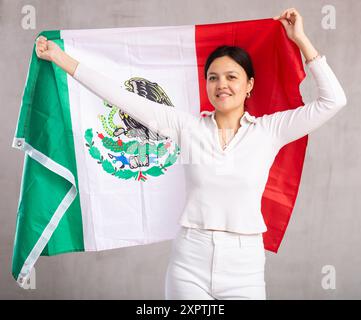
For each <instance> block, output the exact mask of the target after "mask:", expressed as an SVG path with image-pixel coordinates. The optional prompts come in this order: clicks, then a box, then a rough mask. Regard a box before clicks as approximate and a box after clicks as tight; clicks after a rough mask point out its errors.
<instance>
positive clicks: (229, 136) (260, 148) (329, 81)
mask: <svg viewBox="0 0 361 320" xmlns="http://www.w3.org/2000/svg"><path fill="white" fill-rule="evenodd" d="M274 19H275V20H279V21H280V22H281V23H282V24H283V26H284V28H285V30H286V32H287V35H288V37H289V39H291V40H292V41H294V42H295V43H296V44H297V46H298V47H299V48H300V50H301V52H302V54H303V56H304V57H305V59H306V65H307V66H308V67H309V69H310V71H311V74H312V76H313V77H314V79H315V81H316V85H317V88H318V93H319V96H318V98H317V99H316V100H314V101H312V102H310V103H308V104H306V105H304V106H300V107H298V108H296V109H290V110H286V111H282V112H276V113H273V114H271V115H264V116H262V117H258V118H256V117H254V116H251V115H250V114H249V113H248V112H247V111H245V108H244V102H245V100H246V99H247V97H249V96H250V94H251V91H252V88H253V85H254V81H255V79H254V74H253V68H252V62H251V59H250V57H249V55H248V54H247V52H245V51H244V50H243V49H241V48H239V47H230V46H222V47H219V48H217V49H216V50H215V51H213V52H212V53H211V54H210V56H209V57H208V60H207V63H206V65H205V70H204V71H205V77H206V80H207V94H208V98H209V100H210V102H211V103H212V105H213V106H214V108H215V111H213V112H205V113H204V114H203V115H205V117H199V118H198V117H195V116H193V115H190V114H187V113H185V112H183V111H180V110H177V108H164V107H162V106H160V105H159V104H157V103H155V102H152V101H150V100H147V99H144V98H142V97H140V96H138V95H135V94H133V93H130V92H127V91H126V90H120V89H119V87H118V85H117V84H115V83H114V82H113V81H111V80H109V79H108V78H107V77H106V76H104V75H103V74H101V73H99V72H96V71H94V70H92V69H91V68H89V67H87V66H85V65H84V64H83V63H79V62H78V61H76V60H75V59H73V58H72V57H70V56H69V55H67V54H66V53H65V52H63V51H62V50H61V49H60V48H59V47H58V46H57V45H56V44H55V43H54V42H52V41H48V40H47V39H46V38H44V37H42V36H41V37H39V38H38V39H37V43H36V53H37V55H38V57H39V58H41V59H45V60H49V61H52V62H54V63H56V64H57V65H58V66H60V67H61V68H63V69H64V70H65V71H66V72H68V73H69V74H70V75H71V76H72V77H73V78H75V79H76V80H77V81H79V82H80V83H82V84H83V85H84V86H86V87H87V88H88V89H90V90H91V91H93V92H94V93H95V94H97V95H98V96H100V97H102V98H103V99H104V100H107V101H108V102H110V103H112V104H113V105H117V106H118V107H120V108H121V109H122V110H123V111H125V112H127V113H129V114H130V115H131V116H132V117H134V118H135V119H137V120H138V121H140V122H143V123H144V124H146V125H148V126H149V127H151V126H152V125H153V126H154V123H156V124H157V130H158V131H159V132H160V133H164V135H165V136H169V135H168V134H170V131H169V129H172V130H173V132H174V138H175V139H178V138H179V135H180V134H181V131H183V130H186V131H187V132H191V136H190V137H191V138H189V139H187V138H186V139H185V140H184V141H182V148H183V147H184V148H186V149H187V148H190V150H191V149H192V148H193V149H192V150H196V151H197V150H198V151H201V152H200V153H201V154H202V156H203V161H201V162H199V163H196V164H195V163H192V164H191V165H189V166H186V168H185V173H186V178H187V187H188V189H187V192H188V194H187V202H186V206H185V209H184V211H183V214H182V216H181V219H180V224H181V229H180V232H179V234H178V235H177V237H176V239H175V240H174V242H173V247H172V253H171V258H170V262H169V266H168V270H167V275H166V298H167V299H265V298H266V290H265V281H264V267H265V250H264V244H263V237H262V233H263V232H265V231H266V230H267V228H266V225H265V223H264V221H263V217H262V213H261V198H262V193H263V191H264V187H265V184H266V182H267V177H268V173H269V169H270V167H271V165H272V163H273V160H274V158H275V157H276V155H277V153H278V151H279V150H280V149H281V148H282V147H283V146H284V145H285V144H287V143H289V142H291V141H294V140H297V139H299V138H301V137H303V136H304V135H306V134H309V133H310V132H312V131H313V130H315V129H316V128H318V127H320V126H321V125H322V124H323V123H325V122H326V121H327V120H328V119H330V118H331V117H332V116H334V115H335V114H336V113H337V112H338V111H339V110H340V109H341V108H342V107H343V106H344V105H345V104H346V97H345V94H344V92H343V89H342V87H341V85H340V84H339V82H338V80H337V78H336V76H335V75H334V73H333V72H332V70H331V68H330V67H329V66H328V64H327V62H326V58H325V56H320V55H319V54H318V52H317V51H316V49H315V48H314V47H313V45H312V44H311V42H310V40H309V39H308V38H307V36H306V35H305V33H304V30H303V23H302V17H301V16H300V14H299V13H298V12H297V11H296V10H295V9H294V8H291V9H287V10H285V11H284V12H282V14H281V15H280V16H278V17H274ZM200 146H202V149H201V150H200ZM197 148H198V149H197ZM216 163H221V164H222V165H220V166H217V165H216Z"/></svg>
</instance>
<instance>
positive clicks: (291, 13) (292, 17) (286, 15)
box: [273, 8, 302, 24]
mask: <svg viewBox="0 0 361 320" xmlns="http://www.w3.org/2000/svg"><path fill="white" fill-rule="evenodd" d="M297 18H300V19H301V18H302V17H301V15H300V14H299V13H298V11H297V10H296V9H295V8H289V9H286V10H284V11H283V12H282V13H281V14H280V15H279V16H276V17H274V18H273V19H275V20H280V19H286V20H287V22H288V24H294V23H295V21H296V19H297Z"/></svg>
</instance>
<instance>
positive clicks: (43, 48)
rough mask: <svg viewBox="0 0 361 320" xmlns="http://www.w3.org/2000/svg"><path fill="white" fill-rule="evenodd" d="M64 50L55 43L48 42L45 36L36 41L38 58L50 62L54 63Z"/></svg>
mask: <svg viewBox="0 0 361 320" xmlns="http://www.w3.org/2000/svg"><path fill="white" fill-rule="evenodd" d="M61 51H62V50H61V49H60V47H59V46H58V45H57V44H56V43H55V42H53V41H51V40H47V38H45V37H44V36H40V37H38V38H37V39H36V47H35V52H36V55H37V56H38V58H40V59H43V60H48V61H54V58H55V56H56V55H57V54H59V53H60V52H61Z"/></svg>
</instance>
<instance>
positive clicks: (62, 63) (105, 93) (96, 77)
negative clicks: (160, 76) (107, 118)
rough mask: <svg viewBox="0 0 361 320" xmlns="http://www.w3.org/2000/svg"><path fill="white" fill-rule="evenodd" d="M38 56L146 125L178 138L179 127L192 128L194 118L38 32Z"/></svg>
mask: <svg viewBox="0 0 361 320" xmlns="http://www.w3.org/2000/svg"><path fill="white" fill-rule="evenodd" d="M36 54H37V56H38V57H39V58H41V59H44V60H48V61H52V62H54V63H55V64H57V65H58V66H59V67H61V68H62V69H63V70H65V71H66V72H67V73H69V74H70V75H71V76H72V77H73V78H74V79H76V80H77V81H79V82H80V83H81V84H82V85H84V86H85V87H86V88H87V89H89V90H90V91H92V92H93V93H94V94H96V95H97V96H99V97H100V98H102V99H104V100H106V101H107V102H108V103H110V104H112V105H114V106H117V107H118V108H120V109H121V110H122V111H124V112H126V113H128V114H129V115H131V116H132V117H133V118H134V119H135V120H137V121H139V122H141V123H143V124H144V125H145V126H147V127H148V128H150V129H152V130H154V131H157V132H159V133H161V134H163V135H165V136H169V137H171V138H173V139H175V140H176V141H177V142H179V138H180V136H181V130H183V129H185V128H187V129H188V128H194V127H195V126H196V125H197V122H198V118H197V117H196V116H194V115H192V114H190V113H188V112H185V111H182V110H178V109H177V108H175V107H171V106H166V105H163V104H160V103H157V102H154V101H151V100H149V99H147V98H144V97H142V96H139V95H137V94H136V93H132V92H129V91H127V90H126V89H124V88H121V86H120V84H119V83H116V82H115V81H114V80H113V79H110V78H109V77H107V76H106V75H104V74H103V73H101V72H98V71H96V70H93V69H92V68H90V67H88V66H86V65H85V64H83V63H80V62H78V61H77V60H75V59H74V58H72V57H70V56H69V55H68V54H67V53H66V52H64V51H63V50H62V49H61V48H60V47H59V46H58V45H57V44H56V43H54V42H53V41H50V40H47V39H46V38H45V37H43V36H40V37H39V38H38V39H37V41H36Z"/></svg>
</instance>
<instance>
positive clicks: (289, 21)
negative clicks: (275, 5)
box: [273, 8, 305, 43]
mask: <svg viewBox="0 0 361 320" xmlns="http://www.w3.org/2000/svg"><path fill="white" fill-rule="evenodd" d="M273 19H274V20H279V21H280V22H281V23H282V24H283V26H284V28H285V29H286V33H287V36H288V38H289V39H291V40H292V41H294V42H296V43H297V41H298V40H300V39H302V37H304V36H305V32H304V30H303V21H302V16H301V15H300V14H299V13H298V11H297V10H296V9H295V8H290V9H286V10H285V11H283V12H282V13H281V15H279V16H276V17H273Z"/></svg>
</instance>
